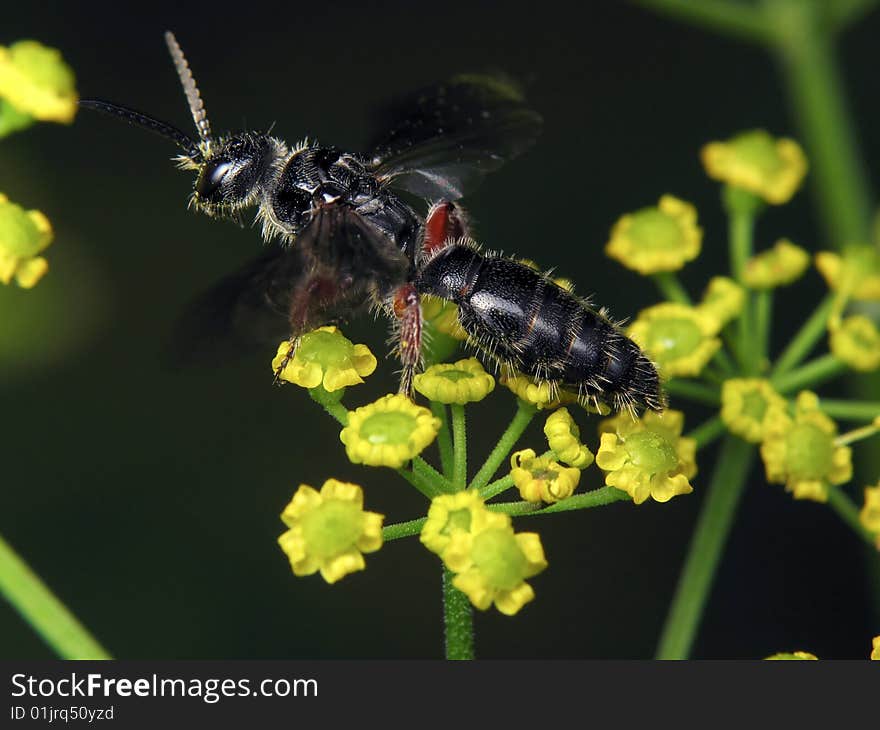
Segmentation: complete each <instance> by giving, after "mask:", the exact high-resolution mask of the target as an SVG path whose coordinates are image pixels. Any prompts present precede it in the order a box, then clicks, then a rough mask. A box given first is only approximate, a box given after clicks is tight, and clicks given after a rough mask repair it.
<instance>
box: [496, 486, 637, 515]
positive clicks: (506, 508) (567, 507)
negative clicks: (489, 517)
mask: <svg viewBox="0 0 880 730" xmlns="http://www.w3.org/2000/svg"><path fill="white" fill-rule="evenodd" d="M629 499H631V497H630V496H629V495H628V494H627V493H626V492H624V491H623V490H620V489H617V488H616V487H599V489H593V490H591V491H589V492H584V493H583V494H575V495H574V496H573V497H568V499H563V500H562V501H561V502H555V503H553V504H551V505H548V506H547V507H543V508H542V507H541V505H540V504H539V503H537V502H496V503H495V504H487V505H486V507H488V508H489V509H490V510H492V511H493V512H503V513H504V514H506V515H510V516H511V517H517V516H520V515H551V514H555V513H556V512H569V511H571V510H575V509H588V508H590V507H604V506H605V505H606V504H613V503H614V502H622V501H626V500H629Z"/></svg>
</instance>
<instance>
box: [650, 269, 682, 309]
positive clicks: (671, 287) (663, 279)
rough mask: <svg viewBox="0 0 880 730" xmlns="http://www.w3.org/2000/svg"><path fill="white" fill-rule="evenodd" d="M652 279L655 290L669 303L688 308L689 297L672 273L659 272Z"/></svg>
mask: <svg viewBox="0 0 880 730" xmlns="http://www.w3.org/2000/svg"><path fill="white" fill-rule="evenodd" d="M652 278H653V279H654V283H655V284H656V285H657V289H658V290H659V291H660V293H661V294H662V295H663V296H664V297H666V298H667V299H668V300H669V301H671V302H677V303H678V304H684V305H687V306H690V304H691V297H690V295H689V294H688V293H687V290H686V289H685V288H684V286H682V283H681V281H680V280H679V278H678V276H676V275H675V272H674V271H659V272H657V273H656V274H654V275H653V277H652Z"/></svg>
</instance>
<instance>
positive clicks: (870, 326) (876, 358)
mask: <svg viewBox="0 0 880 730" xmlns="http://www.w3.org/2000/svg"><path fill="white" fill-rule="evenodd" d="M829 344H830V348H831V352H832V353H833V354H834V355H835V357H837V358H838V359H839V360H842V361H843V362H845V363H846V364H847V365H849V367H851V368H852V369H853V370H860V371H862V372H870V371H872V370H876V369H877V368H878V367H880V332H878V331H877V327H876V326H875V325H874V323H873V322H872V321H871V320H870V319H868V318H867V317H865V316H864V315H861V314H856V315H854V316H852V317H847V318H846V319H844V320H843V321H842V322H839V323H837V324H836V325H835V326H834V327H832V328H831V337H830V343H829Z"/></svg>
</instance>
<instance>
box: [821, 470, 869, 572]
mask: <svg viewBox="0 0 880 730" xmlns="http://www.w3.org/2000/svg"><path fill="white" fill-rule="evenodd" d="M828 504H829V505H830V506H831V509H833V510H834V511H835V512H836V513H837V516H838V517H840V519H841V520H843V521H844V522H845V523H846V524H847V525H848V526H849V527H850V528H851V529H852V531H853V532H855V533H856V535H858V536H859V537H860V538H862V539H863V540H864V541H865V542H866V543H868V545H870V546H871V547H872V548H876V547H877V535H875V534H874V533H873V532H871V531H870V530H868V529H866V528H865V526H864V525H863V524H862V522H861V520H859V508H858V507H856V506H855V505H854V504H853V502H852V500H851V499H850V498H849V497H847V496H846V493H845V492H844V491H843V490H842V489H841V488H840V487H837V486H834V485H833V484H831V485H829V486H828ZM875 557H876V553H875Z"/></svg>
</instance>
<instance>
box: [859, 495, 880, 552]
mask: <svg viewBox="0 0 880 730" xmlns="http://www.w3.org/2000/svg"><path fill="white" fill-rule="evenodd" d="M859 522H861V523H862V526H863V527H864V528H865V529H866V530H868V531H869V532H873V533H875V534H876V535H877V539H878V547H880V482H878V483H877V485H876V486H874V487H865V503H864V504H863V505H862V509H861V511H860V512H859Z"/></svg>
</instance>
